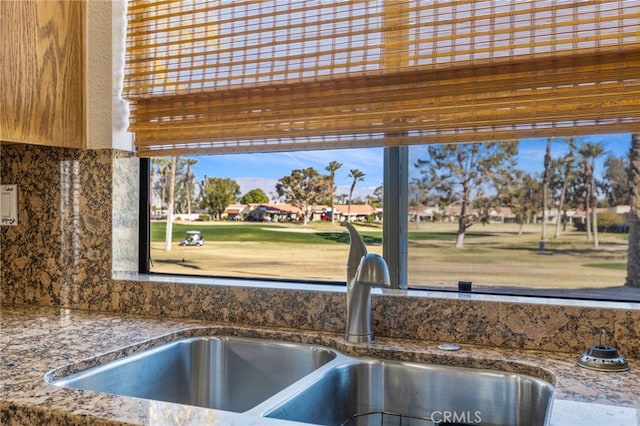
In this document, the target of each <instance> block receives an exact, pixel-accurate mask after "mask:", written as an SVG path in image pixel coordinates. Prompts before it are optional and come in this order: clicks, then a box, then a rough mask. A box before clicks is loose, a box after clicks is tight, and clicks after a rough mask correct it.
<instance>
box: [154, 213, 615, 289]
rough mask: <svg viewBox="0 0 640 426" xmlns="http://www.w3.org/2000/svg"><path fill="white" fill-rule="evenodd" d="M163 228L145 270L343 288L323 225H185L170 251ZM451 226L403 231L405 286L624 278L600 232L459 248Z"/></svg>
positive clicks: (468, 241)
mask: <svg viewBox="0 0 640 426" xmlns="http://www.w3.org/2000/svg"><path fill="white" fill-rule="evenodd" d="M165 227H166V223H165V222H155V221H154V222H152V224H151V238H152V242H151V255H152V260H153V266H152V271H153V272H170V273H179V274H197V275H217V276H241V277H247V276H249V277H264V278H291V279H307V280H325V281H340V282H344V279H345V278H344V276H345V266H346V259H347V254H348V249H349V236H348V233H347V232H346V229H345V228H344V227H341V226H339V225H332V224H331V223H327V222H322V223H317V222H313V223H310V224H308V225H307V226H304V225H302V224H298V223H287V224H271V223H243V222H240V223H237V222H189V223H176V224H174V227H173V237H172V241H173V247H172V250H171V251H165V250H164V245H165V244H164V237H165ZM191 229H197V230H199V231H200V232H201V233H202V235H203V236H204V239H205V245H204V246H203V247H179V246H178V243H179V242H180V240H182V239H183V238H184V236H185V233H186V231H188V230H191ZM358 230H359V231H360V232H361V234H362V235H363V238H364V239H365V241H366V243H367V246H368V248H369V251H371V252H376V253H380V254H381V253H382V245H381V243H382V229H381V228H380V227H376V226H358ZM455 230H456V226H455V224H452V223H423V224H421V225H420V226H419V227H416V225H415V224H411V225H410V230H409V271H408V278H409V283H410V284H411V285H414V286H424V285H426V286H437V287H448V288H454V287H455V286H457V282H458V281H473V282H474V284H480V285H485V284H486V285H500V286H522V287H536V288H572V289H576V288H603V287H611V286H620V285H622V284H624V280H625V277H626V256H627V244H628V237H627V235H624V234H600V247H599V248H598V249H594V248H593V244H592V243H590V242H589V241H587V239H586V236H585V234H584V233H579V232H575V231H569V232H566V233H563V234H562V235H561V237H560V238H559V239H557V240H554V239H553V238H552V235H553V227H552V226H550V227H549V228H548V229H547V235H549V237H548V239H547V242H546V246H545V248H546V249H545V250H539V249H538V245H539V240H540V225H530V226H527V227H525V232H524V234H522V235H518V226H517V225H510V224H493V225H487V226H482V225H476V226H474V227H472V228H470V230H469V232H468V233H467V235H466V237H465V240H464V245H465V247H464V248H463V249H460V250H457V249H455V248H454V246H453V245H454V241H455V237H456V235H455Z"/></svg>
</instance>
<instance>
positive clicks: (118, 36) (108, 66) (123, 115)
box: [85, 0, 133, 151]
mask: <svg viewBox="0 0 640 426" xmlns="http://www.w3.org/2000/svg"><path fill="white" fill-rule="evenodd" d="M86 7H87V21H86V27H85V29H86V33H87V46H86V47H87V48H86V71H87V73H86V88H87V92H86V111H87V148H89V149H108V148H114V149H119V150H125V151H132V150H133V143H132V140H133V138H132V135H131V134H130V133H129V132H127V126H128V115H129V110H128V107H127V103H126V102H125V101H124V100H123V99H122V97H121V91H122V79H123V74H124V50H125V31H126V1H125V0H91V1H88V2H86Z"/></svg>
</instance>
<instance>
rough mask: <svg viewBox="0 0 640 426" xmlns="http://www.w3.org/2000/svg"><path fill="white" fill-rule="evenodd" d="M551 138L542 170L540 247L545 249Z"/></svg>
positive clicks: (548, 140)
mask: <svg viewBox="0 0 640 426" xmlns="http://www.w3.org/2000/svg"><path fill="white" fill-rule="evenodd" d="M550 169H551V138H549V139H547V148H546V150H545V154H544V171H543V172H542V232H541V233H540V249H541V250H544V245H545V242H546V240H547V219H548V217H549V213H548V210H549V180H550V174H551V170H550Z"/></svg>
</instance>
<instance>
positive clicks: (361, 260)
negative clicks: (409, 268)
mask: <svg viewBox="0 0 640 426" xmlns="http://www.w3.org/2000/svg"><path fill="white" fill-rule="evenodd" d="M343 225H344V226H346V227H347V229H348V230H349V236H350V238H351V245H350V247H349V259H348V261H347V321H346V329H345V334H344V338H345V340H346V341H347V342H350V343H360V342H371V341H373V331H372V327H371V286H389V270H388V269H387V264H386V263H385V261H384V259H383V258H382V257H381V256H379V255H377V254H368V253H367V247H366V245H365V244H364V240H363V239H362V237H361V236H360V234H358V231H356V229H355V228H354V227H353V225H351V224H350V223H348V222H346V223H344V224H343Z"/></svg>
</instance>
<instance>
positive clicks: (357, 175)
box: [347, 169, 365, 222]
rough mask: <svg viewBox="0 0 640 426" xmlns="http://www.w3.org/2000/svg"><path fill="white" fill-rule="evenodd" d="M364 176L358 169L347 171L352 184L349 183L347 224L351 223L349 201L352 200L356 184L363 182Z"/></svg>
mask: <svg viewBox="0 0 640 426" xmlns="http://www.w3.org/2000/svg"><path fill="white" fill-rule="evenodd" d="M364 176H365V173H364V172H362V171H360V170H358V169H351V170H350V171H349V174H348V175H347V177H348V178H351V179H353V182H351V189H350V190H349V207H348V208H347V222H351V200H352V198H353V190H354V189H355V188H356V182H363V181H364Z"/></svg>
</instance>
